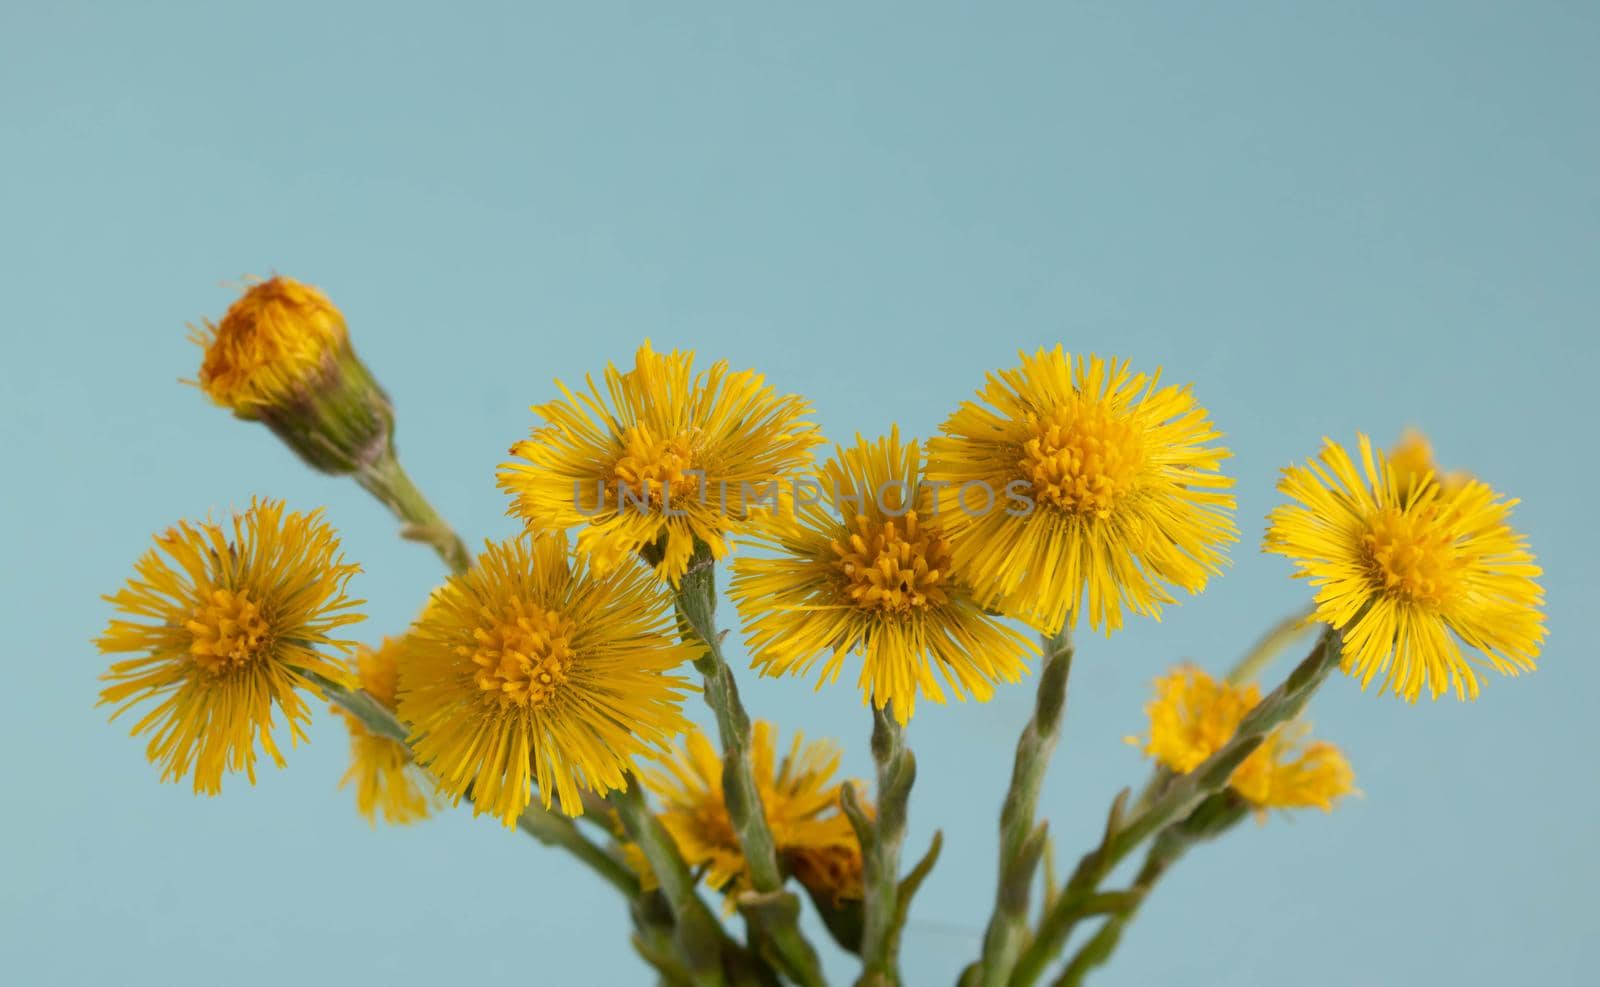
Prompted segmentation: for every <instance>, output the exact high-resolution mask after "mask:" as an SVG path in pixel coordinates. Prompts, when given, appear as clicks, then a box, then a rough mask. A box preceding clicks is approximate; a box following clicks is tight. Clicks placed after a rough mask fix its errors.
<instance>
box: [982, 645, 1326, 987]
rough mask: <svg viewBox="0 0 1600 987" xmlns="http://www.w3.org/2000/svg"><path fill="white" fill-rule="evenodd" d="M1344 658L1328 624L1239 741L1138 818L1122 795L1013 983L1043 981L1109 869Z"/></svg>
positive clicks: (1199, 794)
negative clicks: (1128, 814) (1127, 811)
mask: <svg viewBox="0 0 1600 987" xmlns="http://www.w3.org/2000/svg"><path fill="white" fill-rule="evenodd" d="M1338 661H1339V635H1338V634H1337V633H1336V632H1335V631H1333V630H1331V629H1325V630H1324V631H1323V633H1322V636H1321V637H1320V638H1318V640H1317V643H1316V645H1315V646H1314V647H1313V648H1312V649H1311V653H1310V654H1309V655H1307V656H1306V657H1305V659H1304V660H1303V661H1301V662H1300V664H1299V665H1298V666H1297V667H1296V668H1295V670H1294V671H1293V672H1291V673H1290V674H1289V677H1288V679H1286V680H1285V681H1284V682H1283V684H1282V685H1280V686H1278V688H1276V689H1274V690H1273V691H1272V692H1271V693H1270V694H1268V695H1267V696H1266V698H1264V699H1262V700H1261V701H1260V702H1259V703H1257V704H1256V707H1255V708H1254V709H1252V710H1251V711H1250V712H1249V713H1247V714H1246V715H1245V717H1244V720H1243V721H1241V722H1240V724H1239V728H1238V730H1237V731H1235V733H1234V736H1233V739H1232V740H1230V741H1228V743H1226V744H1224V745H1223V746H1222V748H1221V749H1220V750H1218V751H1217V752H1216V753H1214V754H1212V755H1211V756H1210V757H1209V758H1207V759H1206V760H1205V761H1203V762H1202V763H1201V764H1200V766H1199V767H1197V768H1195V769H1194V770H1193V771H1191V772H1189V773H1188V774H1185V775H1181V776H1178V777H1176V778H1174V779H1173V780H1172V781H1171V783H1170V784H1168V785H1167V786H1166V787H1165V788H1164V789H1163V790H1162V792H1161V794H1160V795H1158V796H1156V797H1155V798H1153V799H1152V800H1151V801H1150V804H1149V805H1148V806H1147V807H1145V808H1144V809H1143V810H1142V811H1139V812H1137V813H1135V814H1134V815H1133V817H1132V818H1131V819H1127V820H1125V819H1124V809H1125V807H1126V805H1127V801H1128V793H1127V792H1126V791H1124V792H1123V793H1122V794H1121V795H1119V796H1118V797H1117V800H1116V801H1115V802H1114V803H1113V805H1112V807H1111V812H1110V815H1109V816H1108V818H1107V820H1106V829H1105V835H1104V837H1103V838H1102V839H1101V842H1100V845H1099V846H1098V847H1096V848H1095V849H1093V850H1091V851H1090V852H1089V853H1087V854H1085V855H1084V857H1083V859H1082V860H1080V861H1079V862H1078V866H1077V868H1076V869H1075V870H1074V871H1073V873H1072V876H1071V877H1070V878H1068V880H1067V886H1066V888H1065V889H1064V890H1063V891H1062V892H1061V895H1060V897H1059V898H1058V899H1057V900H1056V902H1055V904H1054V906H1053V907H1051V908H1050V910H1049V911H1048V912H1046V913H1045V915H1044V917H1043V918H1042V919H1041V920H1040V922H1039V928H1038V929H1037V931H1036V932H1035V934H1034V937H1033V941H1032V942H1030V943H1029V944H1028V946H1027V947H1026V948H1025V949H1024V950H1023V952H1022V955H1021V956H1020V957H1019V958H1018V960H1017V966H1016V969H1015V970H1014V971H1013V973H1012V976H1011V987H1030V985H1032V984H1033V983H1035V982H1036V981H1037V980H1038V979H1039V976H1040V975H1041V974H1042V973H1043V972H1044V968H1045V966H1046V965H1047V964H1048V963H1049V962H1050V960H1051V958H1052V957H1054V956H1055V955H1056V954H1057V953H1058V952H1060V951H1061V947H1062V945H1063V944H1065V942H1066V940H1067V936H1068V935H1069V934H1070V933H1071V932H1072V928H1073V926H1074V925H1075V924H1076V923H1077V922H1078V921H1079V920H1080V919H1081V918H1083V917H1084V914H1085V912H1084V905H1085V902H1086V901H1087V900H1088V899H1089V898H1090V897H1091V896H1093V894H1094V893H1095V890H1096V889H1097V888H1098V887H1099V884H1100V882H1101V881H1102V880H1104V879H1105V877H1106V875H1108V874H1109V873H1110V872H1111V870H1112V869H1113V868H1114V867H1116V865H1117V864H1118V863H1120V862H1121V861H1122V859H1123V858H1124V857H1126V856H1127V855H1128V854H1129V853H1130V852H1132V851H1133V850H1134V849H1136V848H1137V847H1138V846H1139V844H1140V843H1142V842H1144V840H1145V839H1146V838H1147V837H1149V836H1150V835H1151V834H1153V833H1156V832H1158V831H1160V830H1162V829H1164V828H1165V827H1167V826H1168V825H1170V824H1171V823H1173V822H1174V821H1176V820H1178V819H1181V818H1183V817H1185V816H1187V815H1188V814H1189V813H1190V812H1192V811H1194V809H1195V808H1196V807H1197V806H1198V805H1199V804H1200V803H1201V802H1203V801H1204V800H1205V799H1206V798H1207V797H1208V796H1210V795H1212V794H1214V793H1216V792H1219V791H1221V790H1222V789H1223V788H1224V787H1226V785H1227V784H1228V779H1229V778H1231V777H1232V776H1233V772H1234V770H1235V769H1236V768H1238V766H1239V765H1240V764H1241V763H1243V761H1244V759H1245V758H1247V757H1249V756H1250V755H1251V754H1253V753H1254V752H1255V750H1256V748H1257V747H1259V746H1261V743H1262V741H1263V740H1265V739H1266V736H1267V734H1269V733H1271V732H1272V730H1273V729H1275V728H1276V727H1278V726H1280V725H1282V724H1284V723H1287V722H1289V721H1290V720H1292V719H1294V718H1295V717H1296V716H1299V715H1300V712H1301V711H1302V710H1304V709H1305V706H1306V703H1308V702H1309V701H1310V700H1311V696H1312V695H1313V694H1314V693H1315V692H1316V691H1317V689H1318V688H1319V687H1320V686H1321V685H1322V683H1323V681H1324V680H1326V679H1327V677H1328V673H1329V672H1330V671H1331V670H1332V669H1333V667H1334V666H1335V665H1336V664H1338Z"/></svg>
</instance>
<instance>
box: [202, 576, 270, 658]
mask: <svg viewBox="0 0 1600 987" xmlns="http://www.w3.org/2000/svg"><path fill="white" fill-rule="evenodd" d="M184 626H185V627H186V628H188V630H189V633H190V634H192V635H193V638H192V639H191V641H190V642H189V655H190V657H192V658H193V659H194V661H195V664H197V665H199V666H200V667H201V668H204V669H205V670H206V671H208V672H213V673H220V672H225V671H229V670H230V669H234V668H238V667H240V666H242V665H246V664H248V663H250V662H252V661H255V660H256V659H258V658H260V657H262V656H263V655H264V654H266V653H267V651H268V650H269V649H270V648H271V645H272V630H271V628H270V627H269V626H268V624H267V620H266V618H265V617H263V616H262V615H261V608H260V606H259V605H258V604H257V603H256V602H255V601H254V600H253V599H251V598H250V595H249V594H248V593H245V592H242V591H241V592H234V591H233V590H226V589H215V590H212V591H211V596H210V598H209V599H208V600H206V602H204V603H202V604H201V605H200V606H198V607H196V608H195V609H194V613H193V614H192V615H191V616H190V618H189V621H188V623H187V624H185V625H184Z"/></svg>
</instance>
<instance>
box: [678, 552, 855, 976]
mask: <svg viewBox="0 0 1600 987" xmlns="http://www.w3.org/2000/svg"><path fill="white" fill-rule="evenodd" d="M677 607H678V614H679V617H680V618H681V622H682V624H683V626H684V630H685V639H686V640H689V639H692V640H693V641H694V643H697V644H699V645H701V646H702V647H703V648H704V649H705V651H704V653H703V654H701V656H700V657H699V658H697V659H695V663H694V665H695V668H696V669H697V670H698V671H699V672H700V674H701V676H702V678H703V679H704V682H705V690H704V694H705V700H706V704H707V705H709V706H710V707H711V711H712V712H713V713H714V714H715V715H716V720H717V734H718V738H719V739H720V741H721V743H722V794H723V800H724V802H725V803H726V805H727V809H728V818H729V820H730V821H731V822H732V823H733V829H734V832H735V833H737V834H738V837H739V847H740V850H741V851H742V852H743V854H744V858H745V865H746V868H747V870H748V872H749V875H750V885H751V887H752V888H753V889H754V893H753V894H752V895H749V896H745V897H744V898H742V899H741V900H738V901H736V902H735V903H736V904H738V905H739V906H740V912H741V914H743V915H744V917H745V920H746V922H747V923H748V924H749V927H750V930H751V933H752V939H753V944H754V945H755V946H756V947H757V949H758V950H759V951H760V952H761V953H762V954H763V955H766V956H770V957H771V959H772V961H773V962H774V963H775V964H776V965H777V966H778V968H779V969H780V970H782V971H783V973H784V974H785V975H786V976H788V977H789V978H790V979H791V980H793V981H795V982H796V983H798V984H801V985H802V987H822V985H823V984H824V983H825V981H824V980H823V978H822V964H821V961H820V960H819V959H818V958H817V952H816V950H815V949H813V948H812V946H811V944H810V943H809V942H808V941H807V940H806V938H805V936H804V935H803V934H801V932H800V923H799V916H800V900H799V898H798V897H797V896H795V894H794V893H793V892H791V891H787V890H785V888H784V879H785V875H784V872H783V868H782V865H781V864H780V863H779V860H778V850H777V845H776V843H775V842H774V841H773V838H772V830H771V828H770V827H769V826H768V824H767V813H766V809H765V807H764V806H763V805H762V803H761V791H760V789H759V788H758V787H757V786H756V779H755V770H754V767H753V765H752V764H751V761H750V716H749V714H748V713H746V712H745V709H744V704H743V703H742V702H741V701H740V699H739V686H738V683H737V682H736V681H735V680H734V677H733V670H732V669H731V668H729V667H728V663H727V661H725V660H724V659H723V657H722V635H721V634H720V633H719V632H718V631H717V629H716V607H717V585H716V567H715V561H714V560H713V559H712V557H711V550H710V548H709V547H708V546H706V545H704V544H699V545H696V546H695V552H694V555H693V556H691V558H690V560H689V568H688V571H687V572H685V573H684V575H683V578H682V579H681V580H679V583H678V590H677Z"/></svg>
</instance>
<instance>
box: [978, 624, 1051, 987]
mask: <svg viewBox="0 0 1600 987" xmlns="http://www.w3.org/2000/svg"><path fill="white" fill-rule="evenodd" d="M1074 651H1075V649H1074V647H1073V644H1072V632H1071V630H1070V628H1066V627H1063V628H1062V629H1061V632H1060V633H1059V634H1056V635H1054V636H1046V637H1045V638H1044V669H1043V671H1041V672H1040V675H1039V693H1038V697H1037V699H1036V701H1035V704H1034V711H1033V717H1032V718H1031V719H1030V720H1028V725H1027V727H1025V728H1024V729H1023V731H1022V736H1021V738H1019V739H1018V741H1017V756H1016V760H1015V761H1014V763H1013V764H1012V768H1011V787H1010V788H1009V789H1008V790H1007V791H1006V799H1005V804H1004V805H1003V806H1002V808H1001V810H1000V863H999V872H998V877H997V879H996V888H995V904H994V913H993V914H992V915H991V916H990V918H989V927H988V929H987V930H986V932H985V933H984V937H983V954H982V957H981V958H980V960H979V961H978V963H977V964H975V965H974V966H972V967H969V968H968V969H967V971H966V973H964V974H963V975H962V984H963V985H981V987H1005V984H1006V981H1007V980H1008V979H1010V977H1011V968H1012V967H1013V966H1015V965H1016V962H1017V954H1018V952H1020V951H1021V949H1022V944H1023V941H1024V940H1025V939H1026V938H1027V924H1028V898H1029V896H1030V893H1031V890H1032V887H1033V877H1034V873H1035V872H1036V871H1037V870H1038V867H1039V859H1040V856H1041V854H1042V853H1043V852H1044V843H1045V839H1046V838H1047V831H1046V830H1045V828H1044V827H1043V826H1042V825H1041V826H1039V827H1037V828H1036V827H1035V826H1034V822H1033V820H1034V815H1035V813H1036V811H1037V809H1038V806H1039V791H1040V789H1041V788H1042V787H1043V786H1044V776H1045V772H1046V770H1047V769H1048V768H1049V766H1050V755H1051V754H1052V753H1054V751H1055V747H1056V740H1057V739H1058V738H1059V737H1060V735H1061V718H1062V715H1063V713H1064V712H1065V710H1066V704H1067V679H1068V677H1069V676H1070V675H1071V672H1072V657H1073V654H1074Z"/></svg>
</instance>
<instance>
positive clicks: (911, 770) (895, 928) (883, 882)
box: [843, 699, 917, 987]
mask: <svg viewBox="0 0 1600 987" xmlns="http://www.w3.org/2000/svg"><path fill="white" fill-rule="evenodd" d="M872 759H873V761H874V763H876V765H877V768H878V812H877V816H876V817H875V818H868V817H867V814H866V812H865V811H863V809H862V807H861V805H860V803H859V802H858V800H857V797H856V794H855V786H853V785H846V786H845V788H844V790H843V807H844V810H845V813H846V814H847V815H848V816H849V817H850V822H851V824H852V825H853V826H855V829H856V836H857V838H858V839H859V840H860V842H861V877H862V883H863V885H864V887H865V899H864V900H863V902H862V926H861V976H860V978H859V979H857V980H856V987H899V984H900V963H899V947H900V929H901V926H902V925H903V924H904V922H905V909H903V908H902V907H901V905H900V896H901V894H902V893H903V892H902V887H901V884H900V845H901V844H902V843H903V842H905V835H906V810H907V803H908V802H909V801H910V798H911V786H912V784H913V783H914V782H915V781H916V778H917V762H916V758H915V757H913V756H912V753H911V751H910V750H909V749H907V747H906V745H905V731H904V728H903V727H901V726H900V723H899V721H898V720H896V719H895V716H894V707H893V704H892V703H885V704H884V705H883V706H879V705H878V704H877V701H876V699H874V700H873V702H872Z"/></svg>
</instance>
